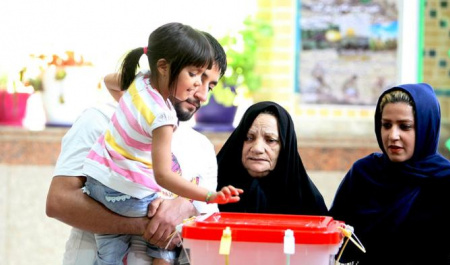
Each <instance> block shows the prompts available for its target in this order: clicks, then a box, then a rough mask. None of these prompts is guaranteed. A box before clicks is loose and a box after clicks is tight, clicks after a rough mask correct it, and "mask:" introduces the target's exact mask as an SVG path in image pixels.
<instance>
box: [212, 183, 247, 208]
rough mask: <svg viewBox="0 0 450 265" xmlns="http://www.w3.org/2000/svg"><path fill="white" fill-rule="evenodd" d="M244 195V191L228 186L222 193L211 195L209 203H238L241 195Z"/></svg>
mask: <svg viewBox="0 0 450 265" xmlns="http://www.w3.org/2000/svg"><path fill="white" fill-rule="evenodd" d="M242 193H244V190H242V189H238V188H235V187H233V186H231V185H228V186H225V187H223V188H222V189H221V190H220V191H218V192H215V193H213V194H211V196H209V198H208V200H207V202H208V203H218V204H226V203H232V202H238V201H239V200H240V198H239V194H242Z"/></svg>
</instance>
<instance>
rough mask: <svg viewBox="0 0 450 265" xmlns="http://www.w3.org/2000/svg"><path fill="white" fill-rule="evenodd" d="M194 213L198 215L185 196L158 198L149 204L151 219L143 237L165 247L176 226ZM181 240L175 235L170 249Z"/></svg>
mask: <svg viewBox="0 0 450 265" xmlns="http://www.w3.org/2000/svg"><path fill="white" fill-rule="evenodd" d="M194 215H198V212H197V210H196V209H195V208H194V206H193V205H192V203H191V202H190V201H188V200H186V199H185V198H181V197H178V198H176V199H173V200H163V199H156V200H154V201H153V202H152V203H151V204H150V205H149V210H148V217H149V218H151V219H150V222H149V223H148V225H147V228H146V230H145V232H144V234H143V237H144V238H145V240H147V241H148V242H150V243H151V244H153V245H156V246H159V247H162V248H164V247H166V245H167V242H168V240H170V238H169V236H170V235H171V234H172V232H173V231H175V227H176V226H177V225H178V224H181V223H182V222H183V220H184V219H187V218H189V217H191V216H194ZM179 242H180V240H179V238H178V237H177V236H175V237H174V239H173V240H172V242H171V244H170V246H169V248H168V249H173V248H174V247H175V246H176V245H177V244H178V243H179Z"/></svg>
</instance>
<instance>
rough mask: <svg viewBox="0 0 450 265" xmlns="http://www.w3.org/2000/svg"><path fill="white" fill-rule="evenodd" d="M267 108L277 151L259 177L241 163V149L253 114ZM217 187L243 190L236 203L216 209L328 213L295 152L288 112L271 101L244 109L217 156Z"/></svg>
mask: <svg viewBox="0 0 450 265" xmlns="http://www.w3.org/2000/svg"><path fill="white" fill-rule="evenodd" d="M264 111H270V112H272V113H274V114H275V116H276V118H277V119H278V124H279V136H280V141H281V150H280V153H279V157H278V161H277V164H276V166H275V168H274V170H273V171H271V172H270V173H269V174H268V175H267V176H265V177H262V178H254V177H252V176H250V175H249V173H248V172H247V170H246V169H245V168H244V166H243V164H242V160H241V159H242V149H243V145H244V140H245V139H246V137H247V133H248V130H249V129H250V127H251V125H252V124H253V121H254V120H255V119H256V117H257V116H258V115H259V114H260V113H262V112H264ZM217 162H218V170H219V172H218V187H219V188H221V187H223V186H226V185H233V186H235V187H237V188H241V189H243V190H244V193H243V194H242V195H241V200H240V201H239V202H238V203H230V204H225V205H219V209H220V211H225V212H247V213H274V214H310V215H325V214H327V213H328V210H327V207H326V205H325V202H324V200H323V197H322V195H321V194H320V192H319V191H318V189H317V188H316V186H315V185H314V183H313V182H312V181H311V179H310V178H309V177H308V174H307V173H306V170H305V168H304V166H303V163H302V160H301V158H300V155H299V153H298V147H297V136H296V134H295V129H294V123H293V121H292V118H291V116H290V115H289V113H288V112H287V111H286V110H285V109H284V108H283V107H281V106H280V105H278V104H277V103H274V102H269V101H266V102H259V103H256V104H254V105H252V106H251V107H249V108H248V109H247V111H246V112H245V113H244V115H243V117H242V119H241V121H240V123H239V125H238V126H237V128H236V129H235V130H234V131H233V133H232V134H231V135H230V137H229V138H228V140H227V141H226V142H225V144H224V145H223V147H222V148H221V150H220V152H219V153H218V155H217Z"/></svg>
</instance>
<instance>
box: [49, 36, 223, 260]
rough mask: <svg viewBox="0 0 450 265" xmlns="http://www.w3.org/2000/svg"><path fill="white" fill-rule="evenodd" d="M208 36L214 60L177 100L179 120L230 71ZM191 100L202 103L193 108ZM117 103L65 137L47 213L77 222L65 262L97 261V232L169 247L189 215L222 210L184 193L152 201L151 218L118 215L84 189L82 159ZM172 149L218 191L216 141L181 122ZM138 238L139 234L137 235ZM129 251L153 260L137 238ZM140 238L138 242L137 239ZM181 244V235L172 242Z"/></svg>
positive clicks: (92, 112) (186, 171)
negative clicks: (192, 90) (191, 92)
mask: <svg viewBox="0 0 450 265" xmlns="http://www.w3.org/2000/svg"><path fill="white" fill-rule="evenodd" d="M205 36H206V37H207V38H208V40H209V41H210V43H211V45H212V47H213V49H214V51H215V63H214V65H213V67H212V68H211V69H210V70H207V71H205V73H204V74H203V76H202V87H201V88H199V89H198V91H197V92H196V94H195V95H194V96H193V97H192V98H189V99H188V100H186V101H184V102H178V103H176V104H174V107H175V109H176V111H177V116H178V119H179V120H180V121H187V120H189V119H190V118H191V117H192V116H193V115H194V113H195V112H196V111H197V110H198V108H200V103H201V102H204V101H205V100H206V96H207V93H208V91H209V90H211V89H213V88H214V86H215V85H217V83H218V80H219V79H220V77H222V76H223V74H224V72H225V70H226V67H227V65H226V55H225V52H224V51H223V48H222V46H220V44H219V43H218V42H217V40H216V39H214V38H213V37H212V36H211V35H209V34H208V33H205ZM192 105H195V106H197V107H196V108H192ZM113 111H114V108H113V107H112V106H103V107H101V108H91V109H88V110H86V111H85V112H84V113H83V114H82V115H81V116H80V117H79V118H78V119H77V121H75V123H74V124H73V126H72V128H71V129H70V130H69V131H68V132H67V134H66V135H65V136H64V138H63V140H62V145H61V153H60V156H59V158H58V161H57V163H56V167H55V172H54V177H53V180H52V182H51V184H50V188H49V192H48V195H47V208H46V213H47V216H49V217H52V218H55V219H58V220H60V221H62V222H64V223H66V224H68V225H71V226H73V229H72V231H71V234H70V237H69V240H68V241H67V244H66V252H65V254H64V261H63V264H64V265H69V264H71V265H74V264H75V265H89V264H93V262H94V258H95V254H96V245H95V239H94V236H93V233H103V234H133V235H136V236H143V237H144V238H145V239H146V240H148V241H149V242H150V243H152V244H155V245H158V246H161V247H165V246H166V244H167V241H166V239H167V238H168V236H169V235H170V234H171V233H172V232H173V231H174V229H175V226H176V225H178V224H180V223H182V221H183V220H184V219H186V218H188V217H190V216H194V215H198V214H200V213H205V212H212V211H218V209H217V205H214V204H209V205H208V204H205V203H200V202H194V203H191V202H189V201H188V200H186V199H184V198H176V199H173V200H160V199H158V200H156V201H155V202H154V203H152V204H151V205H150V206H149V213H148V216H149V217H150V218H147V217H142V218H127V217H123V216H119V215H117V214H115V213H113V212H111V211H109V210H108V209H106V208H105V207H104V206H102V205H101V204H99V203H97V202H96V201H94V200H93V199H91V198H90V197H89V196H87V195H85V194H83V191H82V187H83V186H84V182H85V177H84V176H83V175H82V173H81V172H82V167H83V160H84V158H85V157H86V155H87V152H88V151H89V150H90V148H91V146H92V145H93V144H94V142H95V141H96V140H97V138H98V137H99V136H100V134H101V133H102V132H103V130H104V129H105V128H106V127H107V125H108V123H109V118H110V117H111V115H112V113H113ZM172 151H173V153H174V154H175V155H176V157H177V159H178V161H179V163H180V165H181V168H182V171H183V175H184V176H187V177H199V179H200V183H199V185H201V186H204V187H207V188H208V189H210V190H215V189H216V186H217V178H216V177H217V162H216V157H215V152H214V148H213V145H212V144H211V142H210V141H209V140H208V139H207V138H206V137H205V136H203V135H201V134H199V133H198V132H195V131H194V130H193V129H192V128H190V127H188V126H187V125H186V124H180V127H179V128H178V129H177V130H176V131H175V133H174V136H173V143H172ZM136 238H137V237H136ZM133 242H134V243H135V244H134V243H132V246H131V248H130V253H129V254H128V261H127V264H128V265H135V264H149V261H150V260H149V257H148V256H147V255H146V254H145V246H144V245H143V244H142V242H140V241H139V240H133ZM136 242H137V243H136ZM177 243H179V239H178V238H177V237H175V238H174V240H173V241H172V245H171V247H174V246H175V245H176V244H177Z"/></svg>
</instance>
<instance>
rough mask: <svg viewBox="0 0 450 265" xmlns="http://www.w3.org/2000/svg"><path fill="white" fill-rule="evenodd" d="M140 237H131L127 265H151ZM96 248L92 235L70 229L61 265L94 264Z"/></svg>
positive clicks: (150, 259)
mask: <svg viewBox="0 0 450 265" xmlns="http://www.w3.org/2000/svg"><path fill="white" fill-rule="evenodd" d="M139 238H140V237H138V236H136V237H132V239H131V247H130V252H129V253H128V256H127V265H151V264H152V258H151V257H149V256H148V255H147V253H146V250H147V246H146V245H145V242H143V241H142V240H139ZM96 253H97V246H96V244H95V238H94V234H92V233H90V232H86V231H83V230H80V229H77V228H72V230H71V232H70V236H69V239H68V240H67V243H66V251H65V253H64V259H63V265H92V264H94V260H95V255H96Z"/></svg>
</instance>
